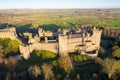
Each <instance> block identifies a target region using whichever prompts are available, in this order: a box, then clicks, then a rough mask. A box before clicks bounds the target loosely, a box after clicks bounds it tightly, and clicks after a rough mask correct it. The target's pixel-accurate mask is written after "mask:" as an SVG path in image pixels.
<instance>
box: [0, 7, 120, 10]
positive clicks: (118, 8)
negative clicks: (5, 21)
mask: <svg viewBox="0 0 120 80" xmlns="http://www.w3.org/2000/svg"><path fill="white" fill-rule="evenodd" d="M10 9H11V10H15V9H16V10H19V9H23V10H24V9H32V10H37V9H53V10H54V9H58V10H59V9H66V10H67V9H120V7H119V8H115V7H113V8H112V7H111V8H5V9H4V8H3V9H2V8H0V10H10Z"/></svg>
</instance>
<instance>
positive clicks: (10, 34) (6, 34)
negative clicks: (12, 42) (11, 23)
mask: <svg viewBox="0 0 120 80" xmlns="http://www.w3.org/2000/svg"><path fill="white" fill-rule="evenodd" d="M16 37H17V34H16V29H15V28H13V27H12V28H8V29H0V38H10V39H15V38H16Z"/></svg>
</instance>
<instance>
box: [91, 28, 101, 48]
mask: <svg viewBox="0 0 120 80" xmlns="http://www.w3.org/2000/svg"><path fill="white" fill-rule="evenodd" d="M101 33H102V31H100V30H97V29H96V28H95V27H94V29H93V37H92V39H93V44H95V45H96V48H98V49H99V47H100V39H101Z"/></svg>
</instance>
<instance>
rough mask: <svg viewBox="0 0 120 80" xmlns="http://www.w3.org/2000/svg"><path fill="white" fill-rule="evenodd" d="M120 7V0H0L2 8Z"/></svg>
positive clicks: (0, 7)
mask: <svg viewBox="0 0 120 80" xmlns="http://www.w3.org/2000/svg"><path fill="white" fill-rule="evenodd" d="M69 8H120V0H0V9H69Z"/></svg>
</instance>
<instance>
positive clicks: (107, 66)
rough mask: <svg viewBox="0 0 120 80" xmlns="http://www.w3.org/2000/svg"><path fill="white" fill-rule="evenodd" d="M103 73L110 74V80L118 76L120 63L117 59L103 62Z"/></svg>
mask: <svg viewBox="0 0 120 80" xmlns="http://www.w3.org/2000/svg"><path fill="white" fill-rule="evenodd" d="M102 63H103V64H102V65H103V71H104V72H105V73H107V74H108V77H109V79H111V78H112V77H113V76H114V75H116V73H117V71H118V70H119V68H120V61H116V60H115V59H109V58H107V59H105V60H103V62H102Z"/></svg>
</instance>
